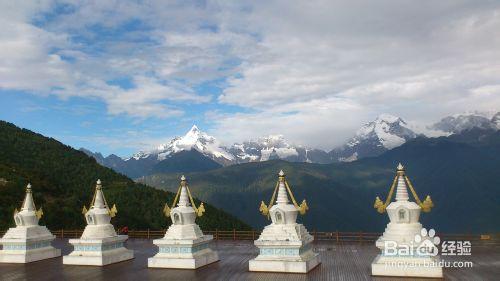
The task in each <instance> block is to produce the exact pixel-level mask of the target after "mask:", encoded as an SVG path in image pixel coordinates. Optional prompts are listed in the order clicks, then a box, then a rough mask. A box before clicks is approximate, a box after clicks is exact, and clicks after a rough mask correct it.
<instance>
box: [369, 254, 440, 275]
mask: <svg viewBox="0 0 500 281" xmlns="http://www.w3.org/2000/svg"><path fill="white" fill-rule="evenodd" d="M439 260H440V259H439V258H438V257H408V256H404V257H398V256H383V255H378V256H377V257H376V258H375V260H374V261H373V263H372V275H373V276H397V277H422V278H443V268H442V267H440V266H431V265H437V264H438V263H439Z"/></svg>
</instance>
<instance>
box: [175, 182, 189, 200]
mask: <svg viewBox="0 0 500 281" xmlns="http://www.w3.org/2000/svg"><path fill="white" fill-rule="evenodd" d="M177 206H179V207H187V206H189V195H188V192H187V187H186V177H185V176H184V175H182V176H181V194H180V195H179V204H177Z"/></svg>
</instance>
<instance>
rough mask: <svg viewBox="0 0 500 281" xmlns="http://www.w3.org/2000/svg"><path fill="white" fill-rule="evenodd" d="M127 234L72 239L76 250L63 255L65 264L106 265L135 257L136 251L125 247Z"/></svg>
mask: <svg viewBox="0 0 500 281" xmlns="http://www.w3.org/2000/svg"><path fill="white" fill-rule="evenodd" d="M127 239H128V236H126V235H118V236H115V237H110V238H104V239H70V240H69V243H70V244H72V245H73V246H74V248H75V249H74V251H73V252H71V253H70V254H69V255H67V256H64V257H63V264H68V265H94V266H104V265H108V264H112V263H117V262H121V261H125V260H130V259H133V258H134V252H133V251H131V250H128V249H127V248H125V247H124V242H125V241H126V240H127Z"/></svg>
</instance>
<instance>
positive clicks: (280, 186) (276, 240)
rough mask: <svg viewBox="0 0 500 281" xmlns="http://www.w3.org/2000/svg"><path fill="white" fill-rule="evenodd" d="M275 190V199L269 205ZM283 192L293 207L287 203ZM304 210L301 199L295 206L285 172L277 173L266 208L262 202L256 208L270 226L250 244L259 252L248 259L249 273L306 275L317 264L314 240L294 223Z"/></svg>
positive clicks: (305, 209) (301, 226) (304, 202)
mask: <svg viewBox="0 0 500 281" xmlns="http://www.w3.org/2000/svg"><path fill="white" fill-rule="evenodd" d="M276 191H277V192H278V196H277V199H276V203H275V204H274V205H272V204H273V203H274V198H275V195H276ZM287 191H288V194H289V195H290V197H291V199H292V202H293V204H291V203H290V202H289V200H288V194H287ZM271 205H272V207H271ZM307 210H308V207H307V203H306V201H305V200H304V201H302V204H301V205H300V206H299V205H298V204H297V202H296V201H295V198H294V196H293V194H292V191H291V189H290V187H289V186H288V183H287V182H286V180H285V173H283V171H280V172H279V174H278V182H277V184H276V187H275V189H274V192H273V196H272V198H271V201H270V202H269V206H266V204H264V202H262V203H261V206H260V211H261V212H262V214H263V215H266V216H270V217H271V220H272V223H271V224H270V225H268V226H266V227H265V228H264V230H263V231H262V234H261V235H260V237H259V239H257V240H256V241H255V242H254V244H255V246H257V247H258V248H259V250H260V253H259V255H258V256H257V257H256V258H255V259H252V260H250V262H249V269H250V271H268V272H295V273H307V272H309V271H310V270H311V269H313V268H314V267H316V266H317V265H318V264H320V259H319V256H318V254H317V253H314V252H313V250H312V244H311V243H312V242H313V240H314V238H313V237H312V236H311V235H310V234H309V233H308V232H307V229H306V228H305V227H304V226H303V225H302V224H298V223H297V222H296V221H297V214H298V213H299V212H300V213H301V214H305V212H306V211H307Z"/></svg>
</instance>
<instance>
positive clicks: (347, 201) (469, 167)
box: [140, 128, 500, 233]
mask: <svg viewBox="0 0 500 281" xmlns="http://www.w3.org/2000/svg"><path fill="white" fill-rule="evenodd" d="M400 161H401V162H402V163H403V164H404V165H405V166H406V167H407V173H408V176H409V177H410V179H411V180H412V182H413V184H414V186H415V188H416V190H417V193H418V195H419V196H420V198H423V197H425V196H426V195H428V194H430V195H431V196H432V198H433V201H434V203H435V205H436V206H435V208H434V209H433V211H432V212H431V213H429V214H426V213H424V214H422V220H421V221H422V222H423V223H424V225H425V226H428V227H434V228H436V229H437V230H438V231H442V232H460V233H463V232H487V231H492V232H493V231H494V232H497V231H500V224H498V223H493V224H492V222H493V221H498V220H497V215H498V214H499V213H500V205H499V204H498V198H499V197H500V178H499V177H498V169H499V167H500V131H497V130H492V129H481V128H473V129H470V130H465V131H463V132H462V133H460V134H454V135H451V136H449V137H439V138H425V137H417V138H415V139H412V140H410V141H408V142H406V143H405V144H403V145H401V146H399V147H397V148H394V149H392V150H389V151H387V152H385V153H383V154H382V155H379V156H377V157H372V158H365V159H361V160H357V161H354V162H344V163H333V164H326V165H325V164H311V163H297V162H288V161H283V160H272V161H266V162H255V163H247V164H240V165H232V166H228V167H224V168H220V169H216V170H211V171H205V172H196V173H188V174H187V176H188V178H189V180H190V182H191V187H192V189H193V190H194V191H195V192H196V193H197V194H198V196H199V197H200V198H201V199H202V200H205V201H206V202H209V203H211V204H214V205H215V206H217V207H219V208H222V209H224V210H226V211H227V212H230V213H232V214H234V215H236V216H237V217H238V218H240V219H242V220H244V221H246V222H248V223H250V224H251V225H252V226H253V227H257V228H260V227H263V226H264V225H265V224H266V223H267V220H266V219H265V218H264V217H262V216H261V215H260V214H259V211H258V206H259V204H260V201H261V200H263V201H268V200H269V199H270V197H271V193H272V189H273V187H274V184H275V181H276V173H277V172H278V171H279V170H280V169H283V170H284V171H285V172H286V173H287V174H288V179H289V183H290V185H291V187H292V189H293V190H294V192H295V196H296V197H297V199H298V200H302V199H303V198H306V199H307V201H308V204H309V206H310V211H309V213H308V214H307V215H306V216H305V217H302V218H301V220H302V221H303V222H304V223H305V224H306V226H308V227H309V229H310V230H314V229H317V230H324V231H327V230H329V231H334V230H342V231H377V232H380V231H382V230H383V228H384V225H385V223H386V222H387V217H386V215H385V214H384V215H380V214H378V213H377V212H376V211H375V210H374V209H373V202H374V199H375V196H381V197H382V198H385V197H386V196H387V193H388V190H389V186H390V184H391V182H392V179H393V177H394V173H395V167H396V165H397V164H398V162H400ZM180 174H181V173H167V174H156V175H151V176H147V177H144V178H141V179H140V182H142V183H145V184H148V185H152V186H156V187H158V188H162V189H166V190H173V189H175V187H176V182H177V180H178V177H179V176H180Z"/></svg>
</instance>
